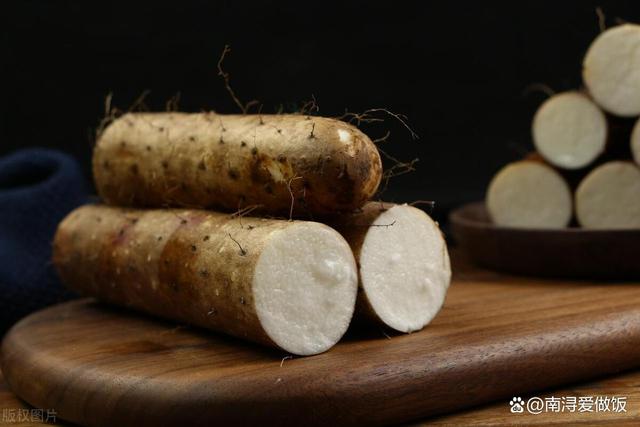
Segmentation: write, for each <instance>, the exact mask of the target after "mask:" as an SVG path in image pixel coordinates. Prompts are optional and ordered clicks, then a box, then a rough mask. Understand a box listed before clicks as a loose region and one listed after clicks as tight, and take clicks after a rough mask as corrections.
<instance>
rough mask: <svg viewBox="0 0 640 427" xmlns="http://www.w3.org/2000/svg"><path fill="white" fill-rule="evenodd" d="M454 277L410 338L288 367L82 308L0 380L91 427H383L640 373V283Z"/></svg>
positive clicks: (376, 339)
mask: <svg viewBox="0 0 640 427" xmlns="http://www.w3.org/2000/svg"><path fill="white" fill-rule="evenodd" d="M454 265H455V267H456V274H455V279H454V283H453V284H452V286H451V290H450V293H449V295H448V297H447V301H446V304H445V307H444V309H443V310H442V312H441V313H440V315H439V316H438V317H437V318H436V319H435V320H434V322H433V323H432V324H431V325H429V326H428V327H427V328H426V329H424V330H423V331H421V332H418V333H414V334H411V335H394V336H392V335H387V334H386V333H385V332H384V331H380V330H374V331H370V332H367V333H364V332H357V331H356V332H354V331H352V332H350V333H349V334H348V336H347V337H346V338H345V339H344V340H343V341H342V342H341V343H340V344H338V345H337V346H336V347H334V348H333V349H332V350H330V351H329V352H327V353H324V354H321V355H318V356H313V357H306V358H290V357H289V356H288V355H287V354H283V353H282V352H278V351H274V350H269V349H264V348H260V347H257V346H255V345H252V344H248V343H244V342H241V341H238V340H235V339H233V338H228V337H224V336H221V335H218V334H214V333H210V332H207V331H202V330H198V329H195V328H190V327H185V326H176V325H175V324H172V323H169V322H165V321H161V320H157V319H153V318H150V317H147V316H143V315H140V314H137V313H133V312H130V311H126V310H122V309H115V308H109V307H106V306H104V305H101V304H99V303H96V302H94V301H92V300H87V299H84V300H78V301H74V302H70V303H66V304H62V305H58V306H54V307H51V308H48V309H46V310H43V311H40V312H38V313H35V314H33V315H31V316H29V317H27V318H25V319H23V320H22V321H21V322H19V323H18V324H17V325H16V326H15V327H14V328H13V329H12V330H11V331H10V332H9V334H8V335H7V336H6V337H5V339H4V342H3V347H2V356H3V357H2V370H3V372H4V374H5V376H6V379H7V381H8V383H9V384H10V386H11V388H12V389H13V391H14V392H15V393H16V394H17V395H18V396H20V397H22V398H23V399H25V400H26V401H27V402H29V403H31V404H32V405H34V406H36V407H39V408H53V409H55V410H56V412H57V414H58V416H59V417H60V418H64V419H67V420H71V421H74V422H77V423H79V424H83V425H91V426H98V425H103V426H114V425H118V426H143V425H153V426H157V425H171V424H173V425H194V426H201V425H202V426H204V425H228V424H232V423H234V424H238V423H240V424H248V423H256V424H260V425H263V424H307V425H321V424H322V425H351V424H367V425H379V424H388V423H397V422H403V421H409V420H414V419H418V418H424V417H427V416H430V415H434V414H439V413H445V412H450V411H453V410H456V409H460V408H463V407H468V406H472V405H476V404H479V403H482V402H487V401H491V400H496V399H507V398H509V397H511V396H512V395H524V394H526V393H527V392H531V391H534V390H539V389H543V388H546V387H550V386H555V385H560V384H562V383H568V382H573V381H577V380H581V379H586V378H590V377H594V376H599V375H602V374H607V373H614V372H618V371H622V370H625V369H628V368H631V367H635V366H640V284H637V283H636V284H634V283H617V284H608V283H590V282H569V281H557V280H541V279H525V278H516V277H511V276H506V275H500V274H497V273H492V272H488V271H482V270H475V269H473V268H469V267H465V266H464V265H462V264H460V263H459V262H458V263H455V264H454ZM505 402H507V400H505Z"/></svg>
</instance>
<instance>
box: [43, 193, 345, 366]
mask: <svg viewBox="0 0 640 427" xmlns="http://www.w3.org/2000/svg"><path fill="white" fill-rule="evenodd" d="M54 263H55V265H56V267H57V269H58V271H59V274H60V277H61V278H62V280H63V282H65V283H66V284H67V285H68V286H69V287H71V288H72V289H74V290H76V291H79V292H80V293H83V294H86V295H91V296H95V297H97V298H99V299H101V300H104V301H107V302H110V303H114V304H118V305H123V306H127V307H132V308H136V309H139V310H143V311H145V312H148V313H152V314H155V315H158V316H163V317H167V318H171V319H177V320H180V321H184V322H187V323H191V324H195V325H199V326H202V327H205V328H209V329H213V330H217V331H221V332H225V333H228V334H231V335H234V336H237V337H241V338H245V339H249V340H252V341H256V342H260V343H263V344H267V345H271V346H276V347H279V348H281V349H283V350H285V351H287V352H290V353H293V354H299V355H308V354H316V353H320V352H323V351H325V350H327V349H329V348H330V347H331V346H333V345H334V344H335V343H336V342H337V341H338V340H339V339H340V338H341V336H342V335H343V333H344V332H345V331H346V329H347V327H348V325H349V322H350V320H351V317H352V314H353V310H354V307H355V300H356V293H357V270H356V264H355V260H354V257H353V254H352V252H351V250H350V248H349V245H348V244H347V243H346V242H345V240H344V239H343V238H342V237H341V236H340V234H338V233H337V232H336V231H335V230H333V229H331V228H329V227H327V226H326V225H323V224H319V223H315V222H306V221H283V220H273V219H258V218H246V217H245V218H242V219H238V218H235V219H230V218H229V216H228V215H224V214H218V213H214V212H206V211H199V210H133V209H123V208H115V207H107V206H94V205H88V206H84V207H81V208H78V209H76V210H75V211H74V212H72V213H71V214H69V215H68V216H67V217H66V218H65V219H64V220H63V221H62V223H61V224H60V226H59V228H58V231H57V233H56V236H55V241H54Z"/></svg>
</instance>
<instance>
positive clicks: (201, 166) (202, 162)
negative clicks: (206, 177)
mask: <svg viewBox="0 0 640 427" xmlns="http://www.w3.org/2000/svg"><path fill="white" fill-rule="evenodd" d="M198 169H200V170H201V171H204V170H207V166H206V165H205V164H204V160H200V163H198Z"/></svg>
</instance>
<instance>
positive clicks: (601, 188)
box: [575, 161, 640, 229]
mask: <svg viewBox="0 0 640 427" xmlns="http://www.w3.org/2000/svg"><path fill="white" fill-rule="evenodd" d="M575 205H576V218H577V220H578V223H579V224H580V225H581V226H582V227H584V228H600V229H629V228H640V169H638V167H637V165H635V164H634V163H632V162H626V161H612V162H607V163H605V164H603V165H601V166H598V167H597V168H595V169H594V170H593V171H591V172H590V173H589V174H588V175H587V176H586V177H585V178H584V179H583V180H582V182H581V183H580V185H579V186H578V189H577V190H576V193H575Z"/></svg>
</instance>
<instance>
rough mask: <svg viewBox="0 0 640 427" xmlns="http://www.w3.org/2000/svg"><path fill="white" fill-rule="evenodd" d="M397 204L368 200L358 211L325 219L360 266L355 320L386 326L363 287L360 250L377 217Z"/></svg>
mask: <svg viewBox="0 0 640 427" xmlns="http://www.w3.org/2000/svg"><path fill="white" fill-rule="evenodd" d="M393 206H395V205H394V204H393V203H387V202H368V203H367V204H366V205H364V206H363V207H362V208H361V209H359V210H358V211H355V212H352V213H349V214H345V215H333V216H327V217H326V218H325V219H324V221H325V222H326V223H327V224H329V225H330V226H332V227H333V228H334V229H335V230H337V231H338V232H339V233H340V234H342V237H344V239H345V240H346V241H347V242H348V243H349V246H350V247H351V250H352V251H353V255H354V257H355V259H356V263H357V266H358V297H357V299H356V311H355V316H354V318H355V320H357V321H359V322H360V323H361V324H364V323H373V324H378V325H379V326H382V327H384V326H385V323H384V322H383V321H382V320H381V319H380V317H378V315H377V314H376V312H375V310H374V309H373V307H372V306H371V303H370V302H369V299H368V298H367V294H366V293H365V292H364V289H363V288H362V277H361V276H360V251H361V249H362V245H363V244H364V239H365V237H366V236H367V232H368V231H369V227H371V226H372V224H374V223H375V222H376V219H378V217H379V216H380V215H381V214H382V213H383V212H385V211H387V210H388V209H390V208H392V207H393Z"/></svg>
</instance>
